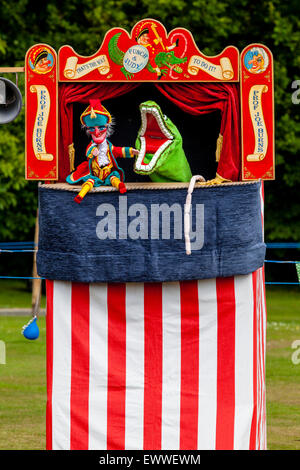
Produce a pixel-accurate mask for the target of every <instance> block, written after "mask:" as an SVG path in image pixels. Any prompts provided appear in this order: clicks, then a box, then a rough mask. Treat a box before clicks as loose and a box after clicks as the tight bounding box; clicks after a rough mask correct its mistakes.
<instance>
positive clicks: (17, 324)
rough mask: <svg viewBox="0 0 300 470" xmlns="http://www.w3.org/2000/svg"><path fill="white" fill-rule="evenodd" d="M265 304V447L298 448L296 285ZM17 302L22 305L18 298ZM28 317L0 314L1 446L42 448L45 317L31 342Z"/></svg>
mask: <svg viewBox="0 0 300 470" xmlns="http://www.w3.org/2000/svg"><path fill="white" fill-rule="evenodd" d="M2 293H3V290H2V291H1V290H0V308H1V306H2V305H3V301H2ZM29 294H30V293H29ZM24 295H25V294H24ZM5 296H7V292H6V293H5ZM11 296H13V293H11ZM14 298H15V300H16V299H17V296H16V294H15V295H14ZM29 298H30V297H29ZM5 302H7V299H6V300H5ZM5 302H4V303H5ZM30 302H31V300H30ZM267 303H268V329H267V364H266V371H267V423H268V424H267V426H268V427H267V429H268V448H269V449H298V450H299V449H300V364H298V365H294V364H293V363H292V360H291V357H292V353H293V352H294V350H293V349H292V348H291V345H292V343H293V341H295V340H300V288H299V289H287V288H285V289H284V288H278V287H272V288H268V289H267ZM14 305H15V304H14ZM29 305H30V304H29ZM18 306H19V307H26V306H27V304H26V305H25V304H22V302H21V300H20V299H19V300H18ZM28 320H29V318H25V317H0V340H2V341H5V343H6V365H1V364H0V450H3V449H44V448H45V407H46V379H45V372H46V371H45V368H46V364H45V354H46V351H45V350H46V344H45V319H44V318H40V319H39V321H38V324H39V328H40V337H39V339H38V340H36V341H28V340H26V339H25V338H24V337H23V336H22V335H21V329H22V326H23V325H24V324H25V323H27V321H28Z"/></svg>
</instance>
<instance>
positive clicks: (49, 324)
mask: <svg viewBox="0 0 300 470" xmlns="http://www.w3.org/2000/svg"><path fill="white" fill-rule="evenodd" d="M46 293H47V315H46V351H47V407H46V449H47V450H52V386H53V281H48V280H46Z"/></svg>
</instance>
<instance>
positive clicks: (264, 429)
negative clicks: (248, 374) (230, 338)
mask: <svg viewBox="0 0 300 470" xmlns="http://www.w3.org/2000/svg"><path fill="white" fill-rule="evenodd" d="M264 269H265V268H264V267H262V268H261V276H262V280H261V283H262V289H263V290H262V314H263V338H262V341H263V353H264V359H263V360H264V371H266V327H267V311H266V297H265V291H264V276H263V273H264ZM263 385H264V391H263V443H262V449H263V450H266V449H267V429H266V424H267V423H266V377H265V374H264V376H263Z"/></svg>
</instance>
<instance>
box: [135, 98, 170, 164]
mask: <svg viewBox="0 0 300 470" xmlns="http://www.w3.org/2000/svg"><path fill="white" fill-rule="evenodd" d="M147 114H151V115H152V116H153V117H154V118H155V120H156V122H157V124H158V127H159V129H160V131H161V133H162V135H163V136H164V137H165V138H166V139H167V140H166V141H165V142H164V143H163V144H162V145H160V146H159V147H158V149H157V150H156V151H155V153H154V155H153V157H152V158H151V160H150V162H149V163H148V164H145V163H143V160H144V157H145V154H146V147H147V146H146V137H147V136H145V134H146V131H147ZM141 119H142V125H141V129H140V140H141V149H140V151H139V154H138V157H137V159H136V163H135V167H136V169H137V170H140V171H143V172H145V173H148V172H150V171H151V170H153V168H154V167H155V165H156V162H157V160H158V159H159V157H160V155H161V154H162V152H163V151H164V150H165V149H166V148H167V147H168V146H169V145H170V144H171V143H172V141H173V139H174V137H173V135H172V134H171V133H170V131H169V129H168V128H167V126H166V125H165V123H164V121H163V119H162V117H161V114H160V112H159V111H158V109H157V108H155V107H142V108H141ZM152 138H154V137H152Z"/></svg>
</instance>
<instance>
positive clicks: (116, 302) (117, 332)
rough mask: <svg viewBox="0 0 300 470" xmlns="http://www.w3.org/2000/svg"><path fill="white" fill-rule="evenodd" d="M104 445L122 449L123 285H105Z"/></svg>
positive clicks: (123, 416)
mask: <svg viewBox="0 0 300 470" xmlns="http://www.w3.org/2000/svg"><path fill="white" fill-rule="evenodd" d="M107 310H108V333H107V334H108V339H107V345H108V352H107V354H108V372H107V449H109V450H123V449H125V397H126V285H125V284H108V285H107Z"/></svg>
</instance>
